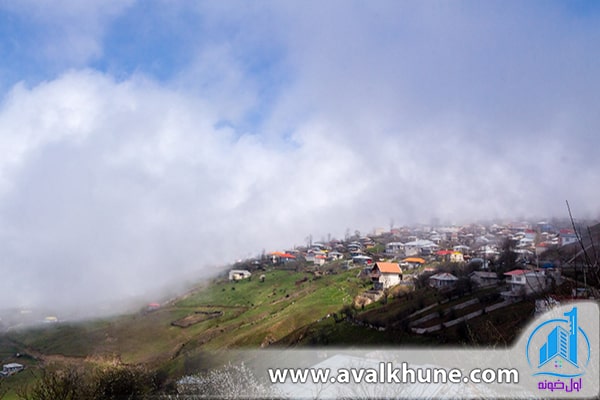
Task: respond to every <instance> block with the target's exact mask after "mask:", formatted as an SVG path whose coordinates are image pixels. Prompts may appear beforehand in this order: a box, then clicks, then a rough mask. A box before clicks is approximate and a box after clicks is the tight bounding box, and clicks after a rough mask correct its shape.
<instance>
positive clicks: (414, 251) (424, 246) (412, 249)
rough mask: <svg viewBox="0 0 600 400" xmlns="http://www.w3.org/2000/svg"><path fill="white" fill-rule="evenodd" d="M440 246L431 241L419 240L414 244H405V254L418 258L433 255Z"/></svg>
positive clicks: (413, 242)
mask: <svg viewBox="0 0 600 400" xmlns="http://www.w3.org/2000/svg"><path fill="white" fill-rule="evenodd" d="M437 248H438V245H436V244H435V243H433V242H432V241H431V240H423V239H417V240H414V241H412V242H408V243H404V254H405V255H406V256H417V255H427V254H431V253H432V252H433V251H435V249H437Z"/></svg>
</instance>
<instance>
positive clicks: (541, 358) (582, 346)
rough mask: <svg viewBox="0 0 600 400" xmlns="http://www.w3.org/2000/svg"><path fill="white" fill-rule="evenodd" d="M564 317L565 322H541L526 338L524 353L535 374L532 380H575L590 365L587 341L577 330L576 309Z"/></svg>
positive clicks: (554, 320) (578, 327)
mask: <svg viewBox="0 0 600 400" xmlns="http://www.w3.org/2000/svg"><path fill="white" fill-rule="evenodd" d="M564 316H565V317H567V318H568V319H551V320H549V321H545V322H542V323H541V324H539V325H538V326H537V327H536V328H535V329H534V330H533V332H532V333H531V335H529V339H528V340H527V346H526V348H525V352H526V354H527V363H528V364H529V366H530V367H532V368H535V369H536V371H537V372H535V373H534V374H533V376H538V375H548V376H556V377H560V378H575V377H578V376H582V375H583V374H584V373H585V368H586V367H587V366H588V364H589V362H590V354H591V351H590V341H589V339H588V336H587V334H586V333H585V331H584V330H583V329H581V327H580V326H579V323H578V320H577V307H573V308H572V309H571V311H569V312H566V313H564ZM540 342H541V343H540ZM540 344H541V345H540ZM535 345H538V346H539V347H537V346H535ZM535 349H539V350H537V351H535ZM580 355H581V356H582V357H581V358H580V357H579V356H580ZM532 358H533V360H532Z"/></svg>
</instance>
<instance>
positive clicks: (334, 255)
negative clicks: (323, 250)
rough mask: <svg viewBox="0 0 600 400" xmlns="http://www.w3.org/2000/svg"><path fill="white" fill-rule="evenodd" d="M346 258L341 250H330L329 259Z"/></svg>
mask: <svg viewBox="0 0 600 400" xmlns="http://www.w3.org/2000/svg"><path fill="white" fill-rule="evenodd" d="M343 258H344V254H343V253H340V252H339V251H330V252H329V254H328V255H327V259H329V260H331V261H336V260H342V259H343Z"/></svg>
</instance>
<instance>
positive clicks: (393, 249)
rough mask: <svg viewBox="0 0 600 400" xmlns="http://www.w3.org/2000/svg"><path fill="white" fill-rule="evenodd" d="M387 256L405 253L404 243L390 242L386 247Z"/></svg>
mask: <svg viewBox="0 0 600 400" xmlns="http://www.w3.org/2000/svg"><path fill="white" fill-rule="evenodd" d="M385 252H386V254H401V253H402V252H404V243H402V242H390V243H388V244H386V245H385Z"/></svg>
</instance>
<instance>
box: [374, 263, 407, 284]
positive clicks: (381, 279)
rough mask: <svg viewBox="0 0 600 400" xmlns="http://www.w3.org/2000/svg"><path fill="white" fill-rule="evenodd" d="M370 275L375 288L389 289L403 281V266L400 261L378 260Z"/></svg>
mask: <svg viewBox="0 0 600 400" xmlns="http://www.w3.org/2000/svg"><path fill="white" fill-rule="evenodd" d="M370 276H371V281H372V282H373V288H374V289H376V290H382V289H387V288H390V287H392V286H396V285H398V284H399V283H400V282H401V281H402V268H400V265H399V264H398V263H393V262H376V263H375V265H374V266H373V268H371V274H370Z"/></svg>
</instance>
